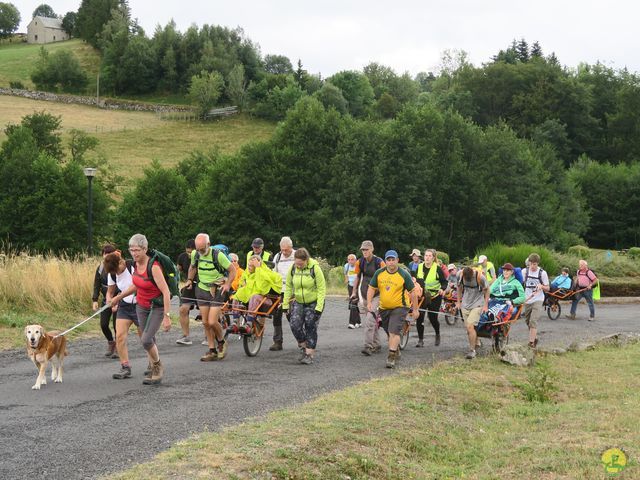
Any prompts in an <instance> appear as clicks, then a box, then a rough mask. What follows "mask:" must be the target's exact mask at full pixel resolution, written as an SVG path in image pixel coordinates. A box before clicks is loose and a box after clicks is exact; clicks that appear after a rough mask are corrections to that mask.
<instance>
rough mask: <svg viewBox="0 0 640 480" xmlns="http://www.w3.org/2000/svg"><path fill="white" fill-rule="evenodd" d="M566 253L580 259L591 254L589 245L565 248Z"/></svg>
mask: <svg viewBox="0 0 640 480" xmlns="http://www.w3.org/2000/svg"><path fill="white" fill-rule="evenodd" d="M567 253H568V254H570V255H575V256H576V257H580V258H582V259H587V258H589V256H590V255H591V250H589V247H585V246H584V245H574V246H573V247H569V248H568V249H567Z"/></svg>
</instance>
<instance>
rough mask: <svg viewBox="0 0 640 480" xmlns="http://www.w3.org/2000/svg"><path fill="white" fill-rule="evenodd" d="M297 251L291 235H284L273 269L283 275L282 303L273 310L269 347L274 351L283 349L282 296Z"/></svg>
mask: <svg viewBox="0 0 640 480" xmlns="http://www.w3.org/2000/svg"><path fill="white" fill-rule="evenodd" d="M295 253H296V251H295V250H294V249H293V240H291V238H290V237H286V236H285V237H282V238H281V239H280V251H279V252H278V253H276V255H275V256H274V257H273V271H274V272H278V273H279V274H280V277H282V290H281V291H282V293H281V294H280V305H279V306H278V308H276V310H275V312H273V345H271V346H270V347H269V350H270V351H272V352H279V351H280V350H282V340H283V335H282V297H283V295H284V289H285V286H286V284H287V274H288V273H289V270H291V266H292V265H293V262H294V260H295V258H294V254H295Z"/></svg>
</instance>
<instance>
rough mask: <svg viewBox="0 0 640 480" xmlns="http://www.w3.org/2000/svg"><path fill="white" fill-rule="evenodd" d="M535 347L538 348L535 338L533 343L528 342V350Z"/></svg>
mask: <svg viewBox="0 0 640 480" xmlns="http://www.w3.org/2000/svg"><path fill="white" fill-rule="evenodd" d="M537 346H538V339H537V338H536V339H535V340H534V341H533V342H529V348H536V347H537Z"/></svg>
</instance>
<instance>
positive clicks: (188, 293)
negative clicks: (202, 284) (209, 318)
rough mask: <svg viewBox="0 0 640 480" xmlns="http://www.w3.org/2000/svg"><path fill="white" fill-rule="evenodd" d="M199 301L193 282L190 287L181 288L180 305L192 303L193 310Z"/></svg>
mask: <svg viewBox="0 0 640 480" xmlns="http://www.w3.org/2000/svg"><path fill="white" fill-rule="evenodd" d="M197 303H198V300H197V298H196V286H195V285H193V284H191V287H190V288H187V287H183V288H182V290H180V305H191V308H190V309H189V310H192V309H193V308H194V307H195V306H196V305H197Z"/></svg>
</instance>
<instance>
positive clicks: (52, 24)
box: [27, 17, 69, 43]
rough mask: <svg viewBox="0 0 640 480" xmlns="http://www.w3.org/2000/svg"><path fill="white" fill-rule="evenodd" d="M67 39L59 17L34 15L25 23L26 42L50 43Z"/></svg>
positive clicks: (67, 36)
mask: <svg viewBox="0 0 640 480" xmlns="http://www.w3.org/2000/svg"><path fill="white" fill-rule="evenodd" d="M63 40H69V35H68V34H67V32H65V31H64V29H63V28H62V20H60V19H59V18H48V17H34V18H33V20H31V23H29V25H27V43H52V42H61V41H63Z"/></svg>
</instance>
